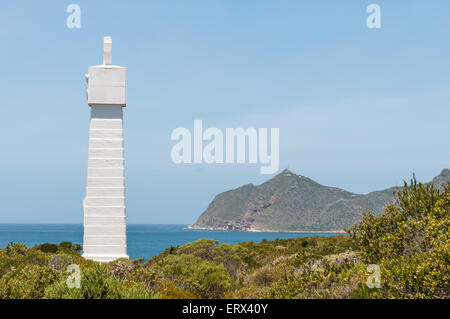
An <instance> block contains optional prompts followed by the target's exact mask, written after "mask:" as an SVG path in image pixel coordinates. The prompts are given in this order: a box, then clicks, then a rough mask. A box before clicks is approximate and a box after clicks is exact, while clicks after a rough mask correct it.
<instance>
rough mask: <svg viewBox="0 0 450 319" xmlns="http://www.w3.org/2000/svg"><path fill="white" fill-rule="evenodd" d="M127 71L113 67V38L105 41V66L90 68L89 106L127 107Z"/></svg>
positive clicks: (88, 82)
mask: <svg viewBox="0 0 450 319" xmlns="http://www.w3.org/2000/svg"><path fill="white" fill-rule="evenodd" d="M126 74H127V69H126V68H125V67H122V66H117V65H112V37H104V39H103V64H101V65H94V66H90V67H89V68H88V74H87V76H86V82H87V99H88V105H89V106H94V105H109V106H126Z"/></svg>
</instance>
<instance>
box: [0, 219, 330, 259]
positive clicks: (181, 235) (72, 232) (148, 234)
mask: <svg viewBox="0 0 450 319" xmlns="http://www.w3.org/2000/svg"><path fill="white" fill-rule="evenodd" d="M185 227H187V225H127V245H128V255H129V256H130V258H131V259H135V258H139V257H144V258H145V259H149V258H151V257H153V256H155V255H158V254H159V253H161V252H162V251H164V249H166V248H168V247H170V246H171V245H172V246H178V245H183V244H186V243H188V242H191V241H195V240H197V239H200V238H210V239H215V240H218V241H219V242H220V243H228V244H236V243H240V242H244V241H253V242H260V241H262V240H263V239H267V240H274V239H275V238H296V237H310V236H322V237H328V236H335V235H336V234H324V233H320V234H318V233H314V234H311V233H250V232H229V231H212V230H191V229H185ZM11 241H12V242H20V243H24V244H25V245H27V247H32V246H34V245H38V244H42V243H55V244H59V243H60V242H63V241H70V242H72V243H77V244H83V225H82V224H79V225H78V224H0V248H4V247H5V246H6V245H7V244H8V243H9V242H11Z"/></svg>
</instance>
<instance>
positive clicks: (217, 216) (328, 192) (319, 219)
mask: <svg viewBox="0 0 450 319" xmlns="http://www.w3.org/2000/svg"><path fill="white" fill-rule="evenodd" d="M449 172H450V170H448V169H446V170H443V171H442V173H441V174H440V175H439V176H437V177H436V178H435V179H434V180H433V183H434V184H435V185H437V186H441V185H442V184H443V183H445V182H448V181H450V173H449ZM397 189H398V188H395V187H392V188H389V189H386V190H382V191H375V192H371V193H369V194H365V195H360V194H354V193H351V192H348V191H345V190H343V189H339V188H335V187H329V186H323V185H320V184H319V183H316V182H315V181H313V180H311V179H309V178H308V177H305V176H301V175H297V174H294V173H292V172H291V171H289V170H284V171H283V172H281V173H280V174H278V175H276V176H275V177H273V178H272V179H270V180H268V181H267V182H265V183H263V184H261V185H258V186H255V185H253V184H247V185H244V186H242V187H240V188H237V189H234V190H230V191H227V192H224V193H221V194H219V195H217V196H216V197H215V198H214V200H213V201H212V202H211V203H210V205H209V206H208V208H207V210H206V211H205V212H204V213H203V214H202V215H201V216H200V217H199V218H198V220H197V221H196V222H195V223H194V224H193V225H191V226H190V228H193V229H217V230H233V231H340V230H342V229H344V228H346V227H350V226H352V225H354V224H355V223H357V222H359V221H361V219H362V216H363V213H364V212H367V211H371V212H373V213H374V214H375V215H377V216H379V215H380V214H381V213H382V212H383V208H384V206H386V205H387V204H389V203H391V202H392V201H393V199H394V193H395V191H396V190H397Z"/></svg>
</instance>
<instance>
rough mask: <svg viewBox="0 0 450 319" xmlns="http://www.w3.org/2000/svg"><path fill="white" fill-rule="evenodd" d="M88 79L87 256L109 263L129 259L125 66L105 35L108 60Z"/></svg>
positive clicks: (85, 231) (85, 204)
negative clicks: (115, 62)
mask: <svg viewBox="0 0 450 319" xmlns="http://www.w3.org/2000/svg"><path fill="white" fill-rule="evenodd" d="M86 82H87V99H88V105H89V106H90V107H91V122H90V129H89V155H88V174H87V187H86V198H85V199H84V201H83V215H84V216H83V217H84V239H83V242H84V243H83V257H84V258H87V259H92V260H95V261H100V262H109V261H112V260H115V259H118V258H128V255H127V237H126V215H125V174H124V171H125V169H124V152H123V126H122V119H123V117H122V112H123V111H122V110H123V107H125V105H126V100H125V94H126V68H125V67H121V66H116V65H112V39H111V37H105V38H104V43H103V64H102V65H96V66H90V67H89V71H88V75H87V76H86Z"/></svg>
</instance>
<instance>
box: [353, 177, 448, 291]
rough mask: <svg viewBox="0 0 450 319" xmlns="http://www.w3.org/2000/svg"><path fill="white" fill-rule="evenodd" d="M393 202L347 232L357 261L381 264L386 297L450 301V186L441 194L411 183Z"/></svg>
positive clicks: (429, 186)
mask: <svg viewBox="0 0 450 319" xmlns="http://www.w3.org/2000/svg"><path fill="white" fill-rule="evenodd" d="M397 198H398V203H396V205H389V206H387V207H386V212H385V213H384V214H383V215H382V216H380V217H376V216H374V215H372V214H370V213H369V214H366V215H365V216H364V218H363V220H362V222H361V223H360V224H359V225H355V226H354V227H353V228H352V229H351V230H350V235H351V238H352V239H353V240H354V241H355V243H356V245H357V247H358V249H359V251H360V252H361V258H362V259H363V260H364V261H365V262H367V263H371V264H379V265H380V267H381V270H382V273H381V275H382V291H383V295H384V296H387V297H398V298H448V297H450V241H449V234H450V187H449V186H448V185H447V186H446V187H445V188H444V190H443V191H442V192H440V190H439V189H437V188H435V187H433V185H432V184H427V185H423V184H420V183H417V182H416V180H415V179H413V180H412V181H411V185H409V186H408V185H407V184H406V182H405V186H404V188H403V189H402V190H401V191H399V192H398V196H397Z"/></svg>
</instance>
